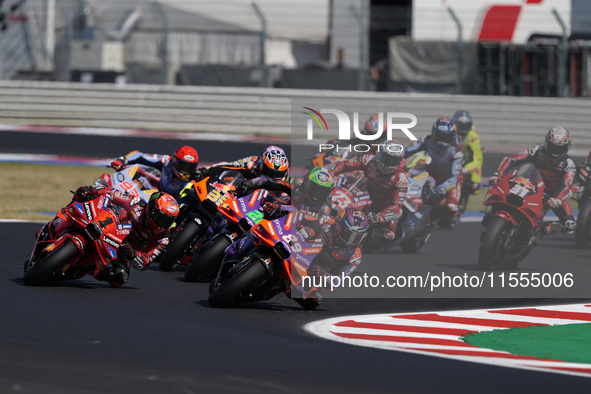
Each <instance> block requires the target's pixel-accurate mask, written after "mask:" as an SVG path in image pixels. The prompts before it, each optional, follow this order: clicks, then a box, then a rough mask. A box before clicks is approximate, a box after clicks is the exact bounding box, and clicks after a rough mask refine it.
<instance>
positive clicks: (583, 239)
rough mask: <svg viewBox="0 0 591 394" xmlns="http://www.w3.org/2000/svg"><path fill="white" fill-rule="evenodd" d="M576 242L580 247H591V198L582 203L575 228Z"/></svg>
mask: <svg viewBox="0 0 591 394" xmlns="http://www.w3.org/2000/svg"><path fill="white" fill-rule="evenodd" d="M575 243H576V245H577V248H579V249H589V247H591V200H586V201H585V202H584V203H583V204H581V209H580V210H579V216H578V217H577V227H576V228H575Z"/></svg>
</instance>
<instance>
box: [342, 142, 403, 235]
mask: <svg viewBox="0 0 591 394" xmlns="http://www.w3.org/2000/svg"><path fill="white" fill-rule="evenodd" d="M404 166H405V159H404V148H403V146H402V145H401V144H400V143H399V142H398V141H386V142H385V143H384V144H383V145H380V150H379V152H378V153H377V155H371V154H365V155H363V156H361V157H358V158H356V159H354V160H343V161H339V162H336V163H335V164H333V167H332V172H333V175H335V176H337V175H339V174H341V173H343V172H347V171H355V170H360V171H363V172H364V173H365V175H366V176H367V191H368V192H369V195H370V198H371V210H372V211H371V212H370V213H368V215H367V216H368V217H369V222H370V223H371V224H375V225H377V226H376V227H375V229H376V231H375V232H374V233H372V238H374V239H375V240H377V239H379V238H385V239H388V240H394V239H395V238H396V222H397V221H398V219H400V217H401V216H402V204H403V202H404V198H406V192H407V189H408V180H409V177H408V174H407V173H406V171H405V170H404Z"/></svg>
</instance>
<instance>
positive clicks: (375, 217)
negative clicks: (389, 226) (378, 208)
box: [367, 212, 384, 224]
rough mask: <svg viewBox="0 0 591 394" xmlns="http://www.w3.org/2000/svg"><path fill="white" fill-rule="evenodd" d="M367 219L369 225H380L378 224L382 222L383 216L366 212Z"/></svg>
mask: <svg viewBox="0 0 591 394" xmlns="http://www.w3.org/2000/svg"><path fill="white" fill-rule="evenodd" d="M367 218H368V219H369V223H370V224H374V223H380V222H383V221H384V220H383V216H382V215H380V214H379V213H375V212H368V213H367Z"/></svg>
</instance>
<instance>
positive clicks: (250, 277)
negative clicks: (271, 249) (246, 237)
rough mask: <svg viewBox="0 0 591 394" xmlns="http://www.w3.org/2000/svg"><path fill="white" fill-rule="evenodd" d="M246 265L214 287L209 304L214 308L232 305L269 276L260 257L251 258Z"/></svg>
mask: <svg viewBox="0 0 591 394" xmlns="http://www.w3.org/2000/svg"><path fill="white" fill-rule="evenodd" d="M244 265H245V266H244V267H243V268H242V269H241V270H240V271H238V272H237V273H236V274H235V275H234V276H232V277H231V278H229V279H227V280H226V281H224V282H223V283H222V284H220V285H219V286H218V287H217V288H214V290H213V292H212V293H211V295H210V296H209V299H208V302H209V305H211V306H212V307H214V308H228V307H231V306H233V305H234V304H236V303H237V302H238V301H239V300H240V298H242V297H243V296H247V295H248V292H249V291H252V290H253V287H254V286H255V285H256V284H257V283H258V282H260V281H262V280H263V279H264V278H265V276H267V269H266V268H265V266H264V265H263V262H262V261H260V260H259V259H258V258H254V259H251V260H250V261H249V262H246V263H244Z"/></svg>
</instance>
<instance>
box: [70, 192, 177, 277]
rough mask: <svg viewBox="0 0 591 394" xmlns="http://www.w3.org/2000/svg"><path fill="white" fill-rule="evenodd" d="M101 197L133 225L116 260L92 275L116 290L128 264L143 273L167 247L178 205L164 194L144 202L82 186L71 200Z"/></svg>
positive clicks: (158, 193) (128, 267) (155, 195)
mask: <svg viewBox="0 0 591 394" xmlns="http://www.w3.org/2000/svg"><path fill="white" fill-rule="evenodd" d="M100 196H105V197H108V198H109V199H110V201H111V204H112V206H114V207H116V208H117V209H118V210H119V213H118V214H119V216H120V217H121V218H122V219H123V218H127V219H128V220H129V221H130V222H131V225H132V229H131V232H130V233H129V235H128V236H127V237H126V238H125V242H124V243H123V244H122V246H121V253H120V254H118V257H117V258H116V259H115V260H112V261H111V263H110V264H109V265H108V266H106V267H103V268H102V269H100V270H99V271H98V272H96V273H95V278H96V279H97V280H102V281H106V282H109V284H110V285H111V286H113V287H119V286H121V285H123V284H125V283H126V282H127V280H128V279H129V269H130V265H131V266H132V267H133V268H135V269H136V270H137V271H144V270H145V269H146V268H148V266H149V265H150V264H151V263H152V262H153V261H155V260H156V259H157V258H158V256H159V255H160V254H161V253H162V251H163V250H164V249H165V248H166V245H168V235H169V233H168V228H169V227H170V226H171V225H172V223H173V222H174V220H175V219H176V217H177V216H178V213H179V206H178V203H177V202H176V200H175V199H174V198H173V197H172V196H171V195H170V194H167V193H163V192H156V193H153V194H152V195H151V196H150V200H149V201H148V202H147V203H146V202H145V201H143V200H142V199H140V198H139V197H133V198H132V197H130V196H128V195H126V194H123V193H120V192H119V191H116V190H113V189H110V188H107V187H102V186H81V187H79V188H78V189H77V190H76V192H75V193H74V197H73V199H74V200H75V201H80V202H84V201H89V200H93V199H95V198H98V197H100Z"/></svg>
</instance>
